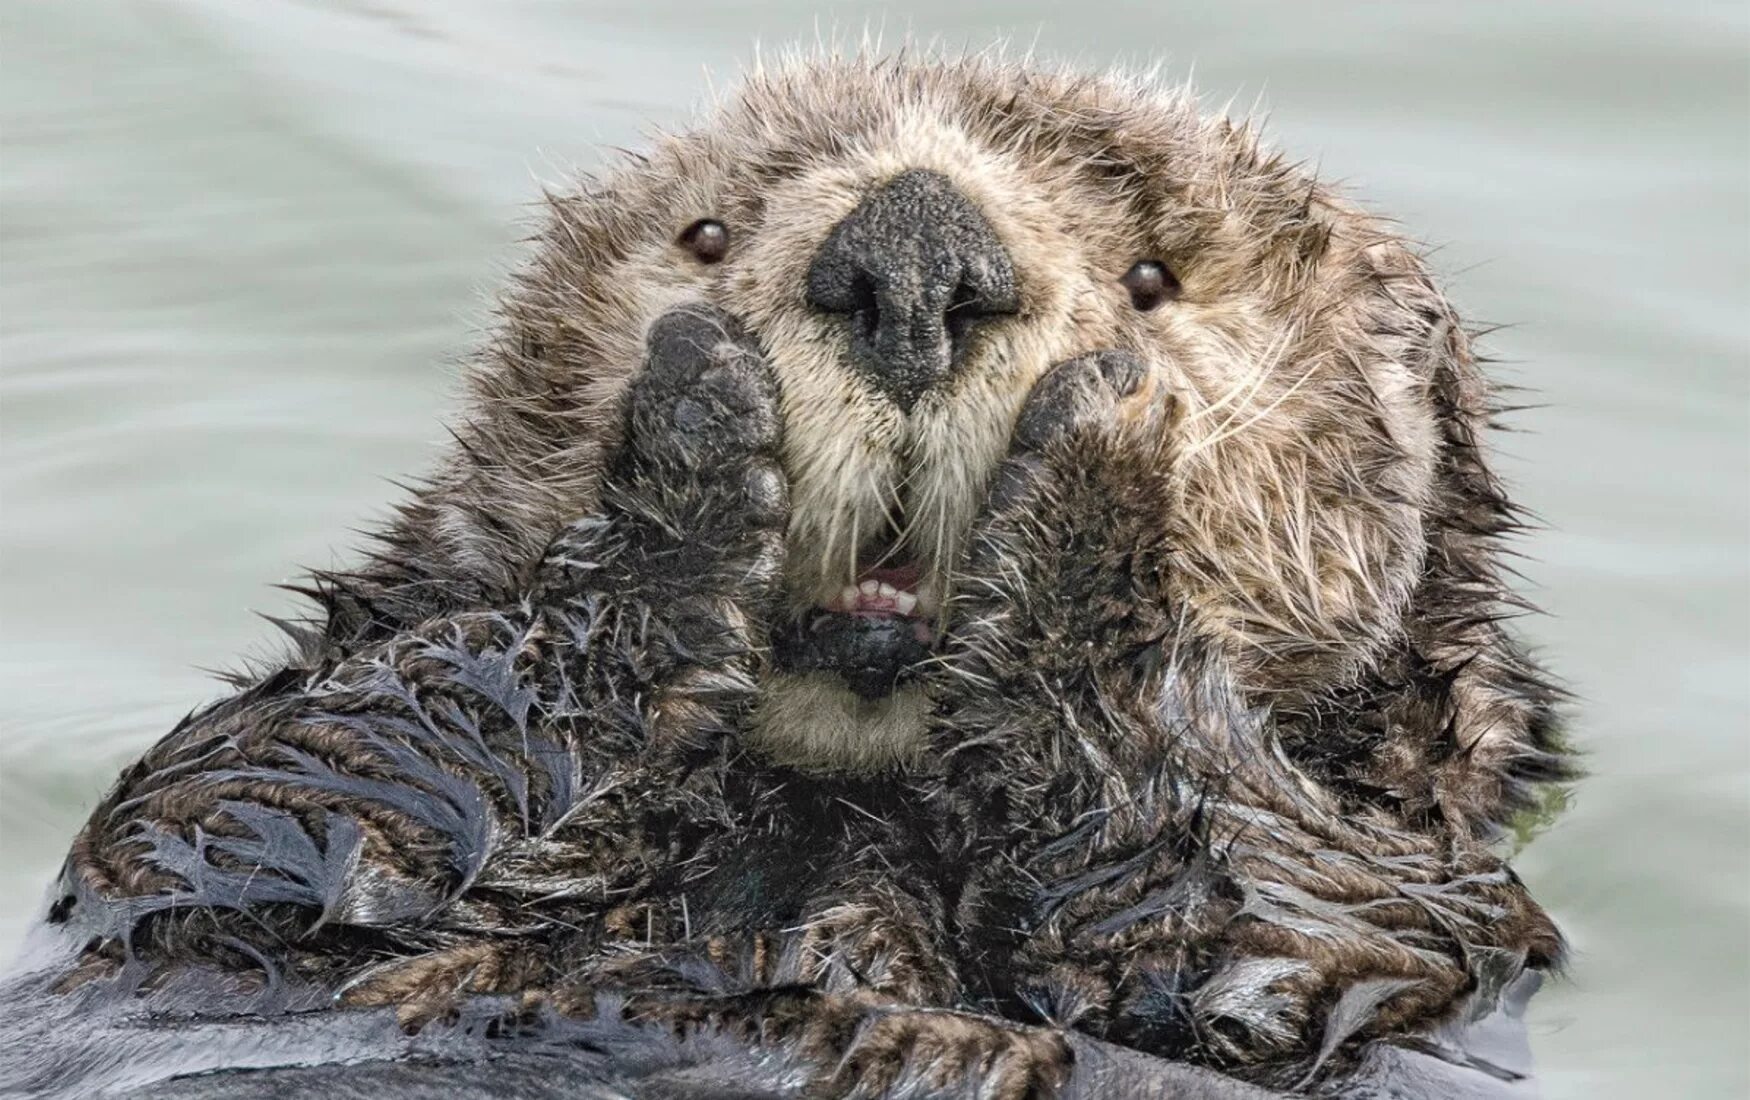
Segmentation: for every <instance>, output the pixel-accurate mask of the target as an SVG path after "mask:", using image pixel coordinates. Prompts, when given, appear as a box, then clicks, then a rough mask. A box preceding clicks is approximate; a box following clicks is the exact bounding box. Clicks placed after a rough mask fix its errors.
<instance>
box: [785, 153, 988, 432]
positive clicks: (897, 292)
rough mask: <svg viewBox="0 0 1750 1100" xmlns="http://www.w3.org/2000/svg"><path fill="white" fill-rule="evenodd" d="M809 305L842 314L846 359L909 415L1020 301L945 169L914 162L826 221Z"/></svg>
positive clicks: (977, 216) (977, 217) (976, 215)
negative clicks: (970, 342) (982, 329)
mask: <svg viewBox="0 0 1750 1100" xmlns="http://www.w3.org/2000/svg"><path fill="white" fill-rule="evenodd" d="M808 303H809V304H810V305H812V306H815V307H817V308H819V309H824V310H826V311H828V312H830V313H841V314H844V315H845V316H846V317H848V318H849V321H850V331H851V361H852V363H853V364H854V365H855V366H856V368H857V369H858V370H859V371H861V372H862V373H863V374H864V375H866V376H867V377H868V378H869V379H870V381H872V382H873V383H874V384H875V385H876V386H877V387H879V388H880V389H881V391H882V392H883V393H885V394H886V395H887V396H888V397H890V398H892V400H893V402H894V403H895V404H896V405H898V406H899V407H900V408H902V409H905V410H906V411H908V412H909V411H910V410H911V407H912V406H913V405H914V404H916V403H917V400H918V398H919V397H920V396H922V395H923V393H924V391H925V390H927V389H929V388H930V387H931V386H934V385H937V384H939V383H940V382H942V381H943V380H944V379H946V378H948V377H950V376H951V375H952V374H953V373H954V371H955V369H956V368H957V367H958V366H959V364H960V361H961V358H962V356H963V354H964V352H965V346H966V343H967V338H968V336H970V335H971V333H972V331H973V329H975V328H976V327H977V326H978V325H979V324H980V323H982V322H984V321H987V320H989V319H991V318H992V317H997V316H1001V315H1004V314H1012V313H1014V312H1016V310H1017V309H1019V307H1020V300H1019V297H1018V295H1017V294H1016V291H1015V268H1014V265H1013V264H1012V263H1011V262H1010V260H1009V254H1008V252H1006V251H1005V250H1004V249H1003V246H1002V242H1001V241H999V240H997V235H996V233H995V232H993V231H992V229H991V227H990V223H989V222H987V221H985V220H984V215H983V214H981V213H980V212H979V210H978V207H976V206H974V205H973V204H972V202H971V201H970V200H969V199H967V197H966V196H965V195H962V194H961V193H960V192H959V191H958V190H956V189H955V187H954V185H953V184H952V183H950V182H949V181H948V179H947V177H946V176H943V175H942V174H941V173H939V172H929V171H925V170H923V169H921V168H913V169H910V170H908V171H905V172H901V173H900V174H899V175H897V176H895V177H893V179H891V180H889V181H888V182H887V183H886V184H884V185H882V187H881V189H880V190H878V191H876V192H875V193H874V194H872V195H870V196H869V197H868V198H866V199H864V200H863V202H862V203H861V204H860V205H859V206H858V207H857V208H856V209H855V210H853V211H851V212H850V214H848V215H846V217H845V219H844V220H843V221H841V222H839V224H838V225H836V226H834V227H833V230H832V232H831V233H830V234H829V235H828V236H827V238H826V243H825V244H823V245H821V247H820V251H819V253H817V254H816V255H815V257H814V263H813V264H812V265H811V266H810V267H809V269H808Z"/></svg>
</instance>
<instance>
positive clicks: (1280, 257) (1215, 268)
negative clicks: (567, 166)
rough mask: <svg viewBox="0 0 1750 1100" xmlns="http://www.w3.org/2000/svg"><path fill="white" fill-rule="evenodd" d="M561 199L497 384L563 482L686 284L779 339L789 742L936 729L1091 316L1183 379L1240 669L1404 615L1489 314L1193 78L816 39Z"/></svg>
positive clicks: (840, 758)
mask: <svg viewBox="0 0 1750 1100" xmlns="http://www.w3.org/2000/svg"><path fill="white" fill-rule="evenodd" d="M550 201H551V205H552V207H553V217H552V222H551V224H550V225H549V227H548V229H547V230H546V232H545V234H544V238H543V241H544V246H545V247H543V248H542V249H541V250H540V252H539V253H538V255H537V257H536V259H535V261H534V263H533V264H532V266H531V268H530V269H529V270H528V271H527V272H525V273H524V274H523V276H522V277H521V280H520V284H519V289H518V290H517V291H516V292H515V293H514V294H513V295H512V297H511V298H510V300H509V301H507V302H506V304H505V312H506V314H507V316H508V319H509V327H508V339H506V340H505V341H504V345H503V346H502V347H501V348H500V349H499V350H500V354H501V356H502V357H503V358H504V359H505V360H506V362H504V363H500V364H495V365H494V368H493V371H492V372H491V373H490V374H488V375H485V376H484V377H485V381H482V382H480V383H479V386H480V388H481V390H482V396H483V397H484V398H486V399H488V400H490V401H494V402H498V403H501V404H502V403H503V402H504V401H505V398H506V396H507V393H508V394H509V396H511V397H512V398H514V400H513V401H512V402H511V403H512V404H513V405H520V407H521V411H520V413H518V414H516V415H523V416H525V417H529V418H535V417H540V418H544V419H543V420H542V424H543V429H542V430H543V431H545V432H546V435H547V436H548V438H550V439H551V440H553V450H554V453H551V454H543V455H531V456H530V461H529V464H528V471H529V474H528V476H530V477H531V478H533V479H534V480H535V481H537V482H539V484H540V485H541V486H543V487H544V489H543V491H544V492H545V493H546V494H547V496H546V499H547V500H548V501H549V506H550V508H551V510H552V511H553V512H554V514H555V515H558V514H560V513H563V512H571V513H575V511H576V499H577V498H578V496H579V495H580V492H582V491H581V490H580V489H579V484H580V481H579V479H580V475H579V474H578V472H577V471H579V470H589V469H591V468H592V465H591V464H592V463H595V464H599V461H600V454H601V452H602V450H603V449H604V442H606V441H604V440H603V439H602V438H601V435H602V429H601V427H600V425H601V424H603V423H606V422H607V418H606V416H605V414H604V410H606V409H608V408H611V407H612V405H613V402H614V400H615V396H616V394H617V393H618V392H619V391H620V389H621V388H622V387H623V385H624V381H625V374H624V371H623V369H620V370H616V369H614V368H611V367H610V366H609V364H631V363H636V362H638V360H639V349H640V347H641V345H642V340H643V336H644V332H645V330H646V328H647V327H648V326H649V324H650V323H651V322H652V321H653V320H654V319H655V318H657V317H658V316H660V315H661V314H662V313H663V312H665V311H666V310H668V309H670V308H673V307H674V306H676V305H679V304H681V303H683V302H686V301H690V300H700V299H703V300H705V301H709V302H711V303H713V304H716V305H718V306H721V307H722V308H724V309H726V310H728V311H730V312H732V313H734V314H736V315H737V316H739V317H740V318H742V319H743V320H744V322H745V323H746V325H747V327H748V329H749V330H750V331H751V332H752V333H753V334H754V335H755V336H756V337H757V339H758V340H759V342H760V344H761V345H762V347H763V348H764V349H765V351H766V353H767V355H768V357H769V358H770V361H771V363H772V364H773V367H774V369H775V371H776V373H777V376H778V379H779V384H780V387H781V391H782V398H781V400H782V407H783V415H784V420H785V433H786V434H785V450H784V463H785V467H786V470H787V473H788V475H789V477H790V479H791V497H792V507H793V518H792V521H791V525H790V530H789V543H788V559H787V560H788V564H787V592H788V607H787V609H786V612H785V619H786V621H785V622H784V623H783V624H781V625H780V627H779V628H778V630H777V631H776V633H775V638H774V643H775V653H776V656H777V663H778V666H779V669H780V671H779V672H778V673H776V674H774V675H773V676H772V678H771V680H770V682H769V683H768V684H766V685H765V690H764V701H763V703H762V705H761V707H760V711H759V714H758V716H757V717H756V723H755V724H756V727H757V728H756V739H757V740H758V741H760V742H761V743H762V744H764V746H765V747H766V749H767V750H768V751H770V752H772V753H774V754H776V755H779V756H781V757H782V758H784V759H786V760H788V761H790V762H793V763H798V764H802V765H806V766H820V767H830V768H850V769H867V768H872V767H878V766H881V765H883V764H887V763H891V762H895V761H903V760H905V759H906V758H907V757H908V756H909V755H911V754H912V753H914V752H915V751H916V750H917V748H918V747H919V745H920V744H921V737H922V731H923V726H924V719H925V715H926V712H927V703H926V700H925V699H924V698H923V696H922V691H921V689H920V688H918V687H916V686H915V685H912V684H910V683H909V682H908V676H907V671H906V670H907V668H908V667H909V666H911V665H913V664H915V663H916V662H917V661H919V660H922V659H923V658H925V657H926V656H927V655H928V653H929V651H930V648H931V646H932V645H933V643H934V641H935V639H936V638H937V637H939V635H940V634H941V632H942V631H943V630H944V629H946V628H948V627H949V626H950V625H951V619H952V613H953V612H952V602H951V597H952V594H953V592H954V588H955V572H954V571H955V563H956V561H957V560H958V555H959V551H960V549H961V545H962V543H963V540H964V538H965V536H966V533H967V531H968V529H969V527H970V525H971V523H972V521H973V518H974V514H975V512H976V511H977V510H978V508H979V506H980V503H981V501H982V500H983V497H984V494H985V491H986V488H987V482H988V481H989V478H990V476H991V473H992V471H993V469H994V468H995V466H996V464H997V463H998V461H999V459H1000V458H1001V457H1002V455H1003V453H1004V451H1005V448H1006V446H1007V442H1008V439H1009V435H1010V431H1011V429H1012V427H1013V425H1014V421H1015V417H1016V415H1017V412H1018V411H1019V409H1020V408H1021V405H1022V403H1023V401H1024V400H1025V399H1026V397H1027V395H1028V392H1029V390H1030V389H1031V388H1032V386H1033V384H1034V383H1035V382H1036V381H1037V380H1038V379H1039V378H1040V377H1041V376H1042V375H1043V374H1044V373H1045V372H1046V371H1047V370H1048V369H1049V368H1050V367H1051V366H1052V365H1053V364H1055V363H1058V362H1060V361H1063V360H1065V359H1068V358H1071V357H1073V356H1076V355H1078V354H1081V353H1085V352H1088V351H1092V350H1098V349H1122V350H1126V351H1129V352H1132V353H1134V354H1135V355H1137V356H1138V357H1139V358H1141V359H1142V360H1144V361H1145V362H1147V363H1149V364H1151V366H1152V367H1153V369H1154V370H1155V371H1156V372H1157V373H1158V375H1159V377H1160V379H1161V381H1162V382H1163V383H1164V384H1165V385H1167V386H1169V387H1171V388H1172V390H1173V391H1174V392H1175V394H1176V396H1177V397H1178V399H1179V403H1180V405H1181V408H1182V409H1183V410H1184V416H1183V418H1182V420H1181V422H1180V423H1179V424H1178V426H1177V427H1176V428H1175V429H1174V430H1175V431H1177V432H1179V433H1181V434H1182V438H1181V439H1179V440H1177V441H1176V446H1175V448H1174V453H1175V455H1176V456H1177V457H1176V459H1175V462H1176V465H1177V468H1176V469H1175V470H1173V471H1172V478H1171V483H1172V484H1173V485H1175V486H1176V490H1175V493H1174V495H1173V498H1172V499H1167V500H1162V501H1160V538H1161V539H1162V540H1163V542H1165V543H1166V544H1168V545H1170V546H1171V547H1172V548H1173V551H1174V555H1175V561H1176V563H1177V566H1178V584H1179V586H1180V591H1179V593H1178V595H1179V598H1180V599H1182V600H1183V602H1184V604H1185V607H1186V608H1187V609H1188V611H1189V613H1190V614H1192V615H1194V616H1195V617H1196V618H1197V619H1198V621H1199V624H1200V625H1201V627H1202V628H1204V629H1205V630H1207V631H1209V632H1210V633H1212V634H1213V635H1214V636H1216V637H1219V638H1221V639H1224V640H1225V642H1226V643H1227V646H1228V648H1229V652H1230V658H1231V660H1232V663H1233V666H1234V668H1235V669H1236V670H1237V673H1238V675H1239V676H1240V678H1241V680H1242V682H1243V683H1244V685H1245V686H1246V687H1247V688H1248V689H1249V690H1251V691H1253V692H1255V693H1258V694H1259V695H1260V696H1262V697H1266V698H1269V699H1273V700H1281V699H1288V700H1291V701H1304V700H1306V699H1308V698H1311V697H1314V696H1316V695H1318V693H1320V692H1322V691H1325V690H1327V689H1329V688H1330V687H1331V685H1333V684H1340V683H1343V682H1345V681H1348V680H1352V679H1354V678H1355V677H1356V676H1357V675H1358V674H1359V672H1360V671H1361V670H1362V669H1363V668H1364V667H1365V666H1366V665H1367V663H1368V662H1369V661H1370V660H1372V659H1373V658H1374V656H1375V655H1376V654H1377V653H1379V652H1380V651H1381V650H1382V648H1383V647H1385V646H1387V645H1388V644H1391V643H1392V641H1393V640H1394V638H1395V637H1396V636H1397V634H1398V632H1399V629H1400V622H1401V619H1402V616H1403V612H1404V608H1405V605H1406V602H1407V601H1408V600H1409V598H1410V594H1411V592H1412V589H1413V588H1414V586H1415V584H1416V582H1417V579H1418V576H1419V575H1420V574H1421V572H1422V568H1423V558H1424V553H1425V551H1424V547H1425V546H1426V544H1427V537H1426V534H1425V520H1426V515H1427V513H1428V511H1429V509H1430V507H1431V506H1432V503H1433V501H1434V499H1435V496H1436V493H1437V485H1436V480H1437V470H1436V466H1437V458H1438V450H1439V446H1440V441H1441V439H1442V436H1443V432H1445V431H1446V429H1445V428H1443V426H1442V422H1443V419H1445V420H1450V419H1451V418H1452V417H1454V416H1455V415H1457V412H1456V411H1455V410H1454V408H1453V407H1452V400H1451V399H1450V398H1448V399H1439V400H1437V391H1439V392H1446V391H1450V392H1455V393H1458V394H1459V395H1460V397H1462V398H1463V399H1464V400H1467V401H1480V397H1479V396H1478V395H1479V394H1480V392H1481V384H1480V382H1477V381H1476V379H1475V378H1474V376H1472V375H1470V374H1467V373H1465V372H1466V371H1468V369H1469V368H1468V361H1467V360H1466V357H1465V351H1464V345H1463V341H1464V337H1463V335H1462V334H1461V332H1460V330H1459V329H1458V327H1457V326H1456V324H1455V322H1454V321H1453V319H1452V317H1451V314H1450V311H1449V310H1448V308H1447V307H1446V305H1445V303H1444V301H1443V300H1442V299H1441V298H1440V296H1439V295H1438V293H1437V292H1436V291H1435V290H1434V289H1433V287H1432V286H1431V285H1430V283H1429V281H1428V279H1427V277H1426V276H1425V274H1424V273H1423V271H1422V269H1421V267H1420V264H1419V263H1418V261H1417V260H1416V259H1415V258H1414V257H1413V256H1412V254H1411V253H1410V251H1409V250H1408V249H1407V248H1406V247H1405V246H1404V245H1403V244H1402V243H1401V242H1400V241H1399V240H1398V239H1396V238H1395V237H1394V236H1393V235H1391V234H1390V233H1389V232H1388V231H1386V230H1385V229H1383V228H1382V227H1381V226H1380V225H1379V224H1377V223H1375V222H1373V221H1371V220H1369V219H1368V218H1366V217H1364V216H1363V215H1361V214H1359V213H1357V212H1356V211H1355V210H1353V209H1352V208H1350V207H1348V206H1346V205H1344V204H1343V203H1341V202H1340V201H1339V200H1337V199H1336V198H1334V197H1333V196H1331V195H1330V194H1328V193H1327V192H1326V190H1325V189H1324V188H1323V187H1321V186H1320V185H1318V184H1317V183H1315V182H1314V181H1313V180H1311V179H1310V178H1309V177H1307V176H1306V175H1304V174H1302V173H1301V172H1300V171H1298V170H1297V169H1296V168H1295V167H1293V166H1291V165H1289V164H1286V163H1284V162H1283V161H1281V160H1280V159H1279V158H1276V157H1274V156H1271V155H1269V154H1267V153H1265V152H1262V151H1260V149H1259V147H1258V145H1257V141H1256V139H1255V137H1254V135H1253V134H1251V133H1250V132H1249V131H1247V130H1245V129H1243V128H1238V127H1235V126H1234V125H1232V124H1230V123H1229V122H1227V121H1226V120H1220V119H1216V120H1209V119H1205V118H1203V117H1201V116H1200V115H1199V114H1198V113H1197V112H1196V111H1195V109H1194V105H1193V103H1192V102H1191V101H1189V100H1188V99H1187V98H1186V97H1185V96H1184V95H1182V94H1178V93H1164V92H1160V91H1157V90H1154V89H1151V88H1148V87H1145V86H1143V85H1140V84H1129V83H1123V82H1120V81H1116V80H1105V79H1086V78H1074V77H1068V76H1055V75H1048V74H1040V73H1036V72H1028V71H1025V70H1023V69H1019V68H1014V67H1009V66H1005V65H1002V64H998V63H995V62H987V61H982V60H959V61H934V62H932V61H925V62H905V63H898V62H875V61H864V60H857V61H843V62H840V61H819V62H812V63H804V64H799V65H797V66H795V67H792V68H787V69H784V70H782V71H777V72H757V73H755V74H753V75H752V76H751V77H750V78H749V79H748V81H747V84H746V86H745V87H744V88H743V89H742V91H741V92H740V93H739V94H738V95H737V97H736V98H735V99H734V100H733V101H732V102H730V103H728V104H727V105H724V106H723V107H722V108H721V109H720V110H719V111H718V112H717V113H716V114H715V115H714V116H712V117H710V118H708V119H706V120H705V121H704V122H703V123H701V124H700V126H699V127H698V128H697V129H696V130H694V131H693V132H691V133H687V134H682V135H679V136H673V137H668V138H665V139H662V140H661V141H660V143H659V144H658V147H657V148H656V150H655V151H654V152H653V153H651V154H650V155H649V156H648V157H647V158H643V159H640V160H639V161H638V162H637V163H635V164H632V165H630V166H628V167H626V168H624V169H622V170H621V171H620V172H619V173H618V174H616V175H614V176H612V177H611V178H608V179H606V180H604V181H602V182H600V183H599V184H596V185H592V186H590V187H589V188H587V189H586V190H584V191H583V192H582V193H579V194H575V195H566V196H556V197H553V198H551V200H550ZM1442 371H1445V372H1447V373H1448V375H1450V376H1451V377H1448V378H1447V379H1446V380H1445V382H1440V380H1439V379H1437V377H1436V376H1437V375H1438V374H1439V373H1440V372H1442ZM1454 371H1456V372H1458V374H1456V375H1453V374H1452V372H1454ZM1454 378H1456V382H1454V381H1453V379H1454ZM506 379H510V381H506ZM1437 383H1439V384H1437ZM535 386H538V387H540V392H536V393H524V392H513V391H519V390H525V389H528V388H530V387H535ZM1442 386H1444V387H1445V391H1442V389H1441V387H1442ZM1454 386H1456V389H1454V388H1453V387H1454ZM1443 402H1444V403H1443ZM1458 411H1462V410H1458ZM500 415H512V414H500ZM591 418H593V419H591ZM586 421H587V422H588V425H589V430H581V429H580V428H579V425H580V424H583V423H585V422H586ZM552 424H558V425H560V427H557V428H555V427H552V426H551V425H552ZM567 426H568V427H569V430H567ZM489 430H490V429H489ZM518 499H519V500H520V501H533V500H538V499H541V498H540V497H539V494H536V493H530V492H527V491H525V492H521V493H519V494H518Z"/></svg>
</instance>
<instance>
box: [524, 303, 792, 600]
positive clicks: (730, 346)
mask: <svg viewBox="0 0 1750 1100" xmlns="http://www.w3.org/2000/svg"><path fill="white" fill-rule="evenodd" d="M780 430H781V426H780V419H779V413H778V388H777V382H776V380H775V379H774V377H773V376H772V371H771V367H770V366H769V365H768V364H767V363H766V361H765V358H764V356H763V355H761V353H760V350H759V347H758V345H757V344H756V343H755V342H754V341H753V339H752V338H751V337H750V336H748V335H747V333H746V331H745V330H744V329H743V328H742V327H741V324H740V323H739V322H738V321H736V320H735V318H733V317H731V316H730V315H728V314H727V313H724V312H722V311H720V310H717V309H714V308H711V307H707V306H686V307H683V308H680V309H677V310H674V311H673V312H671V313H668V314H665V315H664V316H662V317H661V318H659V319H658V320H657V321H656V323H655V324H654V325H652V326H651V329H650V335H649V339H648V341H647V345H646V358H645V364H644V368H643V370H642V371H640V372H639V374H638V375H637V376H636V377H635V378H634V379H633V381H632V383H631V386H630V392H629V395H628V399H627V410H626V421H625V438H624V440H623V442H622V444H621V446H620V449H619V452H618V454H617V455H616V456H615V458H614V460H613V461H612V462H611V463H610V464H609V467H608V474H607V480H606V482H605V484H604V485H603V487H602V510H601V512H600V513H598V514H596V515H593V516H589V517H586V518H584V519H582V520H579V521H577V522H576V523H574V524H573V525H572V526H571V527H570V528H569V529H568V530H567V531H566V532H565V534H564V535H563V536H562V537H561V538H560V540H559V542H558V543H557V544H556V545H555V547H554V550H553V552H552V553H551V554H550V555H549V558H548V564H547V567H546V568H545V569H544V581H545V583H544V584H543V586H542V587H543V588H545V589H546V590H548V591H552V590H554V589H567V590H571V591H573V592H576V591H588V590H598V591H600V590H607V591H609V592H611V593H612V594H614V595H615V596H617V597H619V598H621V599H627V598H637V599H640V600H642V601H643V602H645V603H647V604H650V605H652V606H662V605H664V604H666V603H667V602H669V601H670V600H671V599H682V600H684V599H687V598H689V597H699V596H704V597H706V598H709V597H711V596H713V595H718V596H723V597H731V598H737V599H740V600H752V601H754V602H764V601H767V600H769V599H770V597H771V595H772V589H773V587H774V585H775V583H776V580H777V577H778V574H779V571H780V568H781V564H782V563H781V561H780V554H781V550H782V545H783V528H784V524H785V521H786V519H787V518H788V515H789V493H788V487H787V485H786V483H785V480H784V476H783V473H782V470H781V469H780V467H779V465H778V446H779V436H780Z"/></svg>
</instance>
